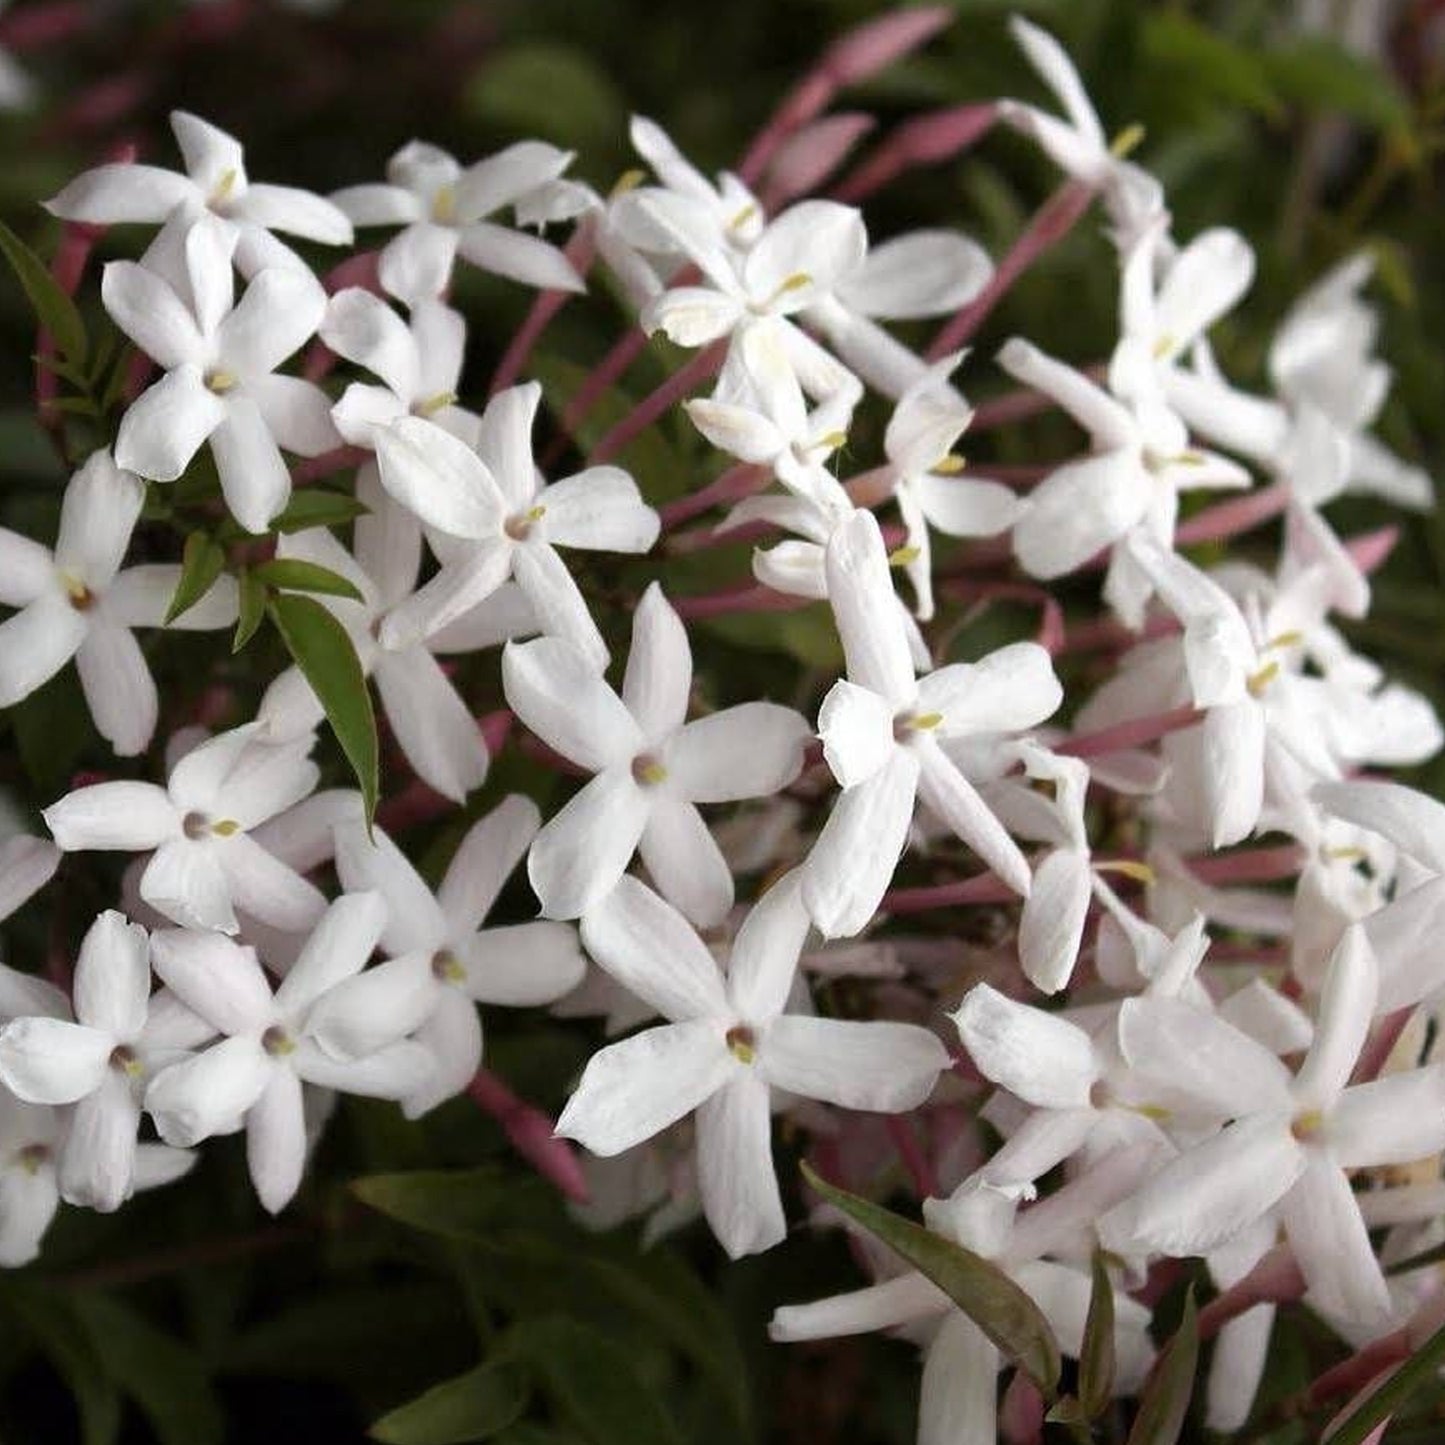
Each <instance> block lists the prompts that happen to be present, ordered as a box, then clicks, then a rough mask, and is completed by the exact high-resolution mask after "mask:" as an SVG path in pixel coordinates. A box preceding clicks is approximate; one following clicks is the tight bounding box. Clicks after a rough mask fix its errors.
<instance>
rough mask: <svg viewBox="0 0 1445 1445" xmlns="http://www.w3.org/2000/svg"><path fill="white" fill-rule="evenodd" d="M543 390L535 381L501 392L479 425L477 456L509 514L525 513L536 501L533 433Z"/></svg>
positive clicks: (493, 400) (536, 484) (488, 406)
mask: <svg viewBox="0 0 1445 1445" xmlns="http://www.w3.org/2000/svg"><path fill="white" fill-rule="evenodd" d="M541 404H542V388H541V387H540V386H539V385H538V384H537V383H536V382H535V381H528V382H523V383H522V385H520V386H509V387H508V388H507V389H506V390H505V391H499V392H498V393H497V394H496V396H494V397H493V398H492V399H491V400H490V401H489V402H488V403H487V409H486V410H485V411H484V412H483V413H482V417H481V421H480V422H479V423H478V426H477V443H476V446H477V455H478V456H480V457H481V459H482V460H483V461H484V462H485V463H486V464H487V466H488V467H489V468H490V469H491V472H492V475H493V476H494V477H495V478H496V481H497V486H498V487H499V488H500V489H501V493H502V496H503V497H504V498H505V499H506V506H507V509H508V510H509V511H510V512H513V513H515V512H525V511H526V510H527V509H528V508H529V507H530V506H531V505H532V503H533V502H534V501H535V500H536V499H537V486H538V481H539V478H538V474H537V463H536V462H535V461H534V460H533V457H532V431H533V428H534V427H535V426H536V424H537V408H538V407H539V406H541Z"/></svg>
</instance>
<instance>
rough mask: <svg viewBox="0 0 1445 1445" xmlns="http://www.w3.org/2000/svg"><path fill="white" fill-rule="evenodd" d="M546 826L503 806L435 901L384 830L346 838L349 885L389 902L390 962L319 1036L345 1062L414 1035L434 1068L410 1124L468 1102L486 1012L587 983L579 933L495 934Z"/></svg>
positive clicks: (341, 840)
mask: <svg viewBox="0 0 1445 1445" xmlns="http://www.w3.org/2000/svg"><path fill="white" fill-rule="evenodd" d="M541 825H542V818H541V814H540V813H538V811H537V805H536V804H535V803H533V802H532V801H531V800H530V799H528V798H523V797H520V796H517V795H515V794H514V795H513V796H511V797H509V798H504V799H503V800H502V801H501V802H500V803H498V804H497V806H496V807H495V808H493V809H492V811H491V812H490V813H488V814H487V815H486V816H485V817H483V818H481V819H480V820H479V821H478V822H476V823H475V824H473V826H472V827H471V829H470V830H469V831H468V832H467V834H466V836H465V837H464V838H463V839H462V841H461V843H460V844H459V845H458V847H457V851H456V853H455V854H454V855H453V857H452V861H451V863H450V865H449V866H448V868H447V871H446V874H445V875H444V877H443V878H442V882H441V886H440V887H439V888H438V889H437V890H436V892H435V893H433V892H432V890H431V889H430V888H429V887H428V886H427V885H426V884H425V883H424V882H423V881H422V879H421V878H420V877H419V876H418V875H417V872H416V869H415V868H413V867H412V865H411V864H410V863H409V862H408V861H407V860H406V858H405V856H404V855H403V854H402V852H401V850H400V849H398V848H397V846H396V845H395V844H394V843H393V842H392V841H391V839H389V838H388V837H387V836H386V835H385V834H384V833H382V832H381V831H380V830H379V829H373V830H372V835H371V837H370V838H368V837H367V834H366V828H365V826H364V825H363V824H362V823H360V822H359V821H358V822H353V823H350V824H346V825H343V826H341V827H338V828H337V830H336V868H337V872H338V873H339V875H340V877H341V881H342V884H343V885H344V886H345V887H346V888H348V889H352V890H358V889H374V890H375V891H376V892H378V893H379V894H380V895H381V897H382V898H383V899H384V900H385V901H386V905H387V921H386V927H385V928H384V929H383V930H382V934H381V947H382V950H383V951H384V952H385V953H386V954H387V955H389V961H388V962H386V963H382V964H379V965H378V966H377V967H375V968H370V969H367V970H366V972H365V973H361V974H358V975H357V976H356V977H355V978H351V979H347V980H346V981H344V982H343V983H340V984H338V985H336V987H334V988H332V989H331V990H330V991H329V992H328V993H327V995H326V997H325V998H324V999H323V1000H321V1001H320V1002H319V1003H318V1004H317V1005H316V1007H315V1008H314V1009H313V1010H312V1013H311V1020H310V1026H311V1031H312V1033H313V1034H314V1035H315V1037H316V1038H317V1039H318V1040H319V1041H320V1043H321V1044H322V1046H323V1047H324V1048H326V1049H327V1050H329V1051H330V1052H331V1053H332V1054H334V1055H335V1056H336V1057H338V1058H343V1059H351V1058H359V1057H363V1056H364V1055H365V1054H367V1053H369V1052H370V1051H371V1050H372V1049H373V1048H375V1047H376V1039H377V1037H378V1031H380V1033H381V1034H383V1035H385V1034H387V1033H388V1032H389V1031H390V1030H392V1029H394V1028H397V1027H400V1028H401V1031H402V1032H403V1033H407V1034H415V1036H416V1038H417V1040H418V1041H419V1042H421V1043H422V1044H424V1045H426V1046H427V1048H428V1049H429V1050H430V1051H431V1053H432V1057H433V1060H434V1063H435V1067H434V1069H433V1072H432V1075H431V1077H430V1078H429V1079H428V1080H427V1082H426V1084H425V1085H424V1086H423V1087H422V1088H420V1089H417V1090H415V1091H413V1092H412V1093H410V1094H408V1095H407V1096H406V1098H405V1099H404V1100H403V1101H402V1103H403V1107H404V1108H405V1110H406V1113H407V1116H408V1117H409V1118H416V1117H418V1116H419V1115H421V1114H424V1113H426V1112H427V1110H428V1109H431V1108H432V1107H434V1106H435V1105H437V1104H439V1103H441V1102H442V1100H443V1099H449V1098H451V1096H452V1095H453V1094H457V1093H460V1092H461V1090H462V1089H464V1088H465V1087H466V1086H467V1084H468V1083H469V1082H470V1080H471V1079H472V1077H473V1075H475V1073H476V1072H477V1069H478V1068H479V1067H480V1065H481V1062H482V1029H481V1024H480V1022H479V1020H478V1018H477V1010H476V1004H479V1003H483V1004H500V1005H503V1006H506V1007H510V1008H533V1007H536V1006H538V1005H540V1004H549V1003H552V1002H554V1001H555V1000H556V999H559V998H561V997H562V996H563V995H564V994H565V993H568V992H569V991H570V990H572V989H574V988H575V987H576V986H577V985H578V983H580V982H581V979H582V974H583V971H584V968H585V960H584V959H583V957H582V950H581V947H580V946H579V944H578V942H577V932H576V930H575V929H574V928H573V927H572V926H571V925H570V924H566V923H554V922H551V921H549V920H542V921H538V922H532V923H517V924H505V925H497V926H492V927H485V926H484V925H485V922H486V918H487V915H488V914H489V913H490V912H491V911H492V908H493V906H494V905H495V904H496V901H497V896H498V894H500V893H501V891H502V888H503V885H504V884H505V883H506V881H507V878H508V877H509V876H510V874H511V873H512V871H513V869H515V868H516V866H517V864H518V863H520V862H521V861H522V856H523V854H525V853H526V851H527V848H528V846H529V845H530V844H531V842H532V840H533V838H535V837H536V835H537V830H538V828H540V827H541Z"/></svg>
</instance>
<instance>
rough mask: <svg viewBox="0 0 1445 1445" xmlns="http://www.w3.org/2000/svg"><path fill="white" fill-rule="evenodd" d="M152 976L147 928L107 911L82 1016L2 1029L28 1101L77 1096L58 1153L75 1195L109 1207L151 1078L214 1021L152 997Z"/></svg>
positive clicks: (132, 1147)
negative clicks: (62, 1143) (207, 1021)
mask: <svg viewBox="0 0 1445 1445" xmlns="http://www.w3.org/2000/svg"><path fill="white" fill-rule="evenodd" d="M150 985H151V971H150V940H149V939H148V938H147V936H146V931H145V929H143V928H141V927H140V926H139V925H138V924H134V923H127V922H126V920H125V918H124V917H123V916H122V915H121V914H119V913H115V912H106V913H102V914H101V915H100V916H99V917H98V918H97V919H96V921H95V922H94V923H93V924H92V925H91V926H90V929H89V930H88V931H87V933H86V935H85V940H84V942H83V943H82V944H81V947H80V958H79V961H78V962H77V964H76V967H75V982H74V998H75V1004H74V1007H75V1019H74V1021H73V1022H72V1021H71V1020H70V1018H69V1012H70V1010H69V1009H68V1008H65V1009H64V1010H63V1012H47V1013H44V1014H39V1015H30V1016H27V1017H22V1018H16V1019H13V1020H12V1021H11V1022H9V1023H8V1024H6V1026H5V1027H4V1028H3V1029H0V1081H3V1082H4V1084H5V1087H6V1088H8V1089H9V1090H10V1092H11V1093H13V1094H14V1095H15V1096H16V1097H17V1098H19V1099H22V1100H24V1101H25V1102H26V1103H29V1104H73V1105H75V1111H74V1113H73V1115H72V1116H71V1119H70V1124H69V1127H68V1129H67V1131H66V1135H65V1143H64V1145H63V1147H62V1149H61V1154H60V1192H61V1194H62V1195H63V1196H64V1198H65V1199H66V1200H67V1201H68V1202H69V1203H71V1204H85V1205H89V1206H90V1208H92V1209H100V1210H106V1211H109V1210H113V1209H118V1208H120V1206H121V1205H122V1204H123V1203H124V1202H125V1201H126V1200H127V1199H128V1198H129V1197H130V1194H131V1191H132V1189H133V1187H134V1184H135V1168H136V1131H137V1129H138V1128H139V1126H140V1114H141V1093H142V1091H143V1090H144V1087H145V1084H146V1082H147V1080H148V1079H150V1077H151V1076H152V1075H153V1074H154V1073H155V1072H156V1070H157V1069H158V1068H162V1067H165V1066H166V1065H168V1064H170V1063H173V1062H175V1061H177V1060H178V1059H179V1058H181V1057H183V1056H184V1055H185V1054H186V1052H187V1051H188V1050H190V1049H193V1048H196V1047H197V1046H199V1045H200V1044H203V1043H205V1042H206V1040H207V1039H209V1038H210V1037H211V1034H212V1029H211V1027H210V1025H209V1024H207V1023H206V1022H205V1021H204V1020H202V1019H200V1018H198V1017H197V1016H196V1015H194V1014H193V1013H191V1012H190V1010H189V1009H187V1008H186V1007H185V1006H184V1005H183V1004H181V1003H180V1002H179V1001H178V1000H177V999H175V998H174V997H172V996H170V995H168V994H165V993H161V994H157V995H155V996H154V997H152V996H151V990H150ZM62 1003H63V1001H62Z"/></svg>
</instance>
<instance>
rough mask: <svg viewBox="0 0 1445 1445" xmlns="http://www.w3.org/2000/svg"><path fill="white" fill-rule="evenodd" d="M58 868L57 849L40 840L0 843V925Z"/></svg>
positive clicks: (24, 838) (22, 836) (15, 839)
mask: <svg viewBox="0 0 1445 1445" xmlns="http://www.w3.org/2000/svg"><path fill="white" fill-rule="evenodd" d="M59 866H60V849H59V848H57V847H56V846H55V845H54V844H53V843H47V842H46V841H45V839H43V838H31V837H29V836H27V835H26V834H23V833H21V834H17V835H16V836H15V837H13V838H7V839H6V840H5V841H4V842H3V843H0V922H3V921H4V920H5V919H7V918H9V917H10V915H11V914H12V913H14V912H15V910H16V909H17V908H19V907H20V906H21V905H22V904H24V903H25V902H26V901H27V900H28V899H29V898H31V897H32V896H33V895H34V894H36V893H38V892H39V891H40V890H41V889H42V888H44V887H45V885H46V884H47V883H49V882H50V880H51V879H52V878H53V877H54V876H55V870H56V869H57V868H58V867H59ZM4 1011H5V1010H4V1009H3V1008H0V1013H3V1012H4Z"/></svg>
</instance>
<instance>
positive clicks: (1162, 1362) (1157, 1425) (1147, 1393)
mask: <svg viewBox="0 0 1445 1445" xmlns="http://www.w3.org/2000/svg"><path fill="white" fill-rule="evenodd" d="M1198 1363H1199V1317H1198V1314H1197V1312H1196V1311H1195V1308H1194V1287H1193V1286H1192V1285H1191V1286H1190V1288H1189V1293H1188V1294H1187V1295H1185V1297H1184V1315H1183V1318H1182V1319H1181V1320H1180V1321H1179V1328H1178V1329H1177V1330H1176V1331H1175V1332H1174V1338H1173V1339H1171V1340H1170V1341H1169V1343H1168V1344H1167V1345H1166V1346H1165V1347H1164V1353H1163V1354H1162V1355H1160V1356H1159V1359H1158V1361H1157V1362H1156V1363H1155V1366H1154V1374H1153V1376H1152V1377H1151V1379H1150V1381H1149V1384H1148V1386H1147V1387H1146V1388H1145V1390H1144V1393H1143V1395H1141V1396H1140V1398H1139V1413H1138V1414H1137V1415H1135V1416H1134V1426H1133V1428H1132V1429H1131V1430H1130V1431H1129V1441H1128V1445H1174V1442H1175V1441H1176V1440H1178V1439H1179V1434H1180V1431H1182V1430H1183V1429H1184V1417H1185V1415H1187V1414H1188V1413H1189V1397H1190V1395H1191V1394H1192V1393H1193V1391H1194V1370H1195V1366H1196V1365H1198Z"/></svg>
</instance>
